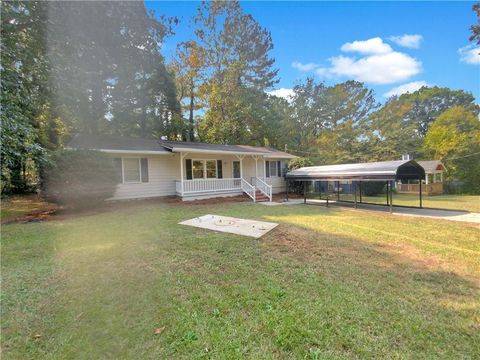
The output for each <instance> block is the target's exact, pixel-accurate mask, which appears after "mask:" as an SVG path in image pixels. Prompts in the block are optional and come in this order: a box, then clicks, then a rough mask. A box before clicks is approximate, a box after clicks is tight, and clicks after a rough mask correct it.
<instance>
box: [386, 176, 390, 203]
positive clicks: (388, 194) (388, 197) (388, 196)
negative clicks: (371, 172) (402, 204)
mask: <svg viewBox="0 0 480 360" xmlns="http://www.w3.org/2000/svg"><path fill="white" fill-rule="evenodd" d="M388 188H389V182H388V181H387V205H389V203H390V193H389V190H388Z"/></svg>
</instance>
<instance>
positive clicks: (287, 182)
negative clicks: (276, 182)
mask: <svg viewBox="0 0 480 360" xmlns="http://www.w3.org/2000/svg"><path fill="white" fill-rule="evenodd" d="M288 184H289V181H288V180H287V181H286V184H285V186H286V187H287V188H286V192H285V195H286V199H287V201H288Z"/></svg>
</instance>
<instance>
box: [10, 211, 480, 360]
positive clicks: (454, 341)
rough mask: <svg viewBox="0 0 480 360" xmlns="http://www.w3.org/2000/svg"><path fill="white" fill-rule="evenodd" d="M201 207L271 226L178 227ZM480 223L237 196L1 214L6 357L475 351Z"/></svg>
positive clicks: (479, 341)
mask: <svg viewBox="0 0 480 360" xmlns="http://www.w3.org/2000/svg"><path fill="white" fill-rule="evenodd" d="M206 213H214V214H221V215H227V216H236V217H242V218H252V219H261V220H267V221H275V222H278V223H280V225H279V226H278V227H277V228H276V229H275V230H274V231H272V232H271V233H269V234H267V235H266V236H264V237H263V238H262V239H261V240H254V239H250V238H246V237H240V236H236V235H230V234H223V233H215V232H210V231H208V230H201V229H195V228H191V227H186V226H180V225H177V223H178V222H179V221H180V220H183V219H187V218H191V217H194V216H199V215H203V214H206ZM479 234H480V231H479V228H478V227H474V226H472V225H468V224H462V223H456V222H448V221H442V220H433V219H417V218H405V217H395V216H391V215H388V214H383V213H371V212H369V213H366V212H362V211H355V210H351V209H342V208H336V207H335V208H329V209H326V208H325V207H317V206H305V205H291V206H278V207H266V206H262V205H258V204H252V203H248V202H247V203H234V204H232V203H226V204H221V205H185V204H182V205H178V204H161V203H158V202H147V203H140V202H139V203H130V204H124V205H123V206H122V207H120V208H117V209H111V210H110V211H106V212H103V213H90V214H88V213H86V214H83V215H78V216H75V217H74V216H69V217H65V218H63V219H58V220H52V221H48V222H41V223H28V224H20V223H17V224H9V225H5V226H3V227H2V264H1V265H2V269H1V270H2V276H3V286H2V294H1V296H2V308H1V311H2V314H1V315H2V358H3V359H51V358H55V359H71V358H76V359H92V358H112V359H138V358H145V359H153V358H180V359H195V358H198V359H203V358H214V359H225V358H228V359H234V358H254V359H257V358H262V359H270V358H272V359H273V358H278V359H291V358H299V359H305V358H306V359H325V358H328V359H352V358H381V359H401V358H415V359H417V358H431V359H433V358H451V359H454V358H455V359H456V358H465V359H474V358H479V357H480V302H479V300H478V299H480V288H479V286H480V242H479V241H478V239H479Z"/></svg>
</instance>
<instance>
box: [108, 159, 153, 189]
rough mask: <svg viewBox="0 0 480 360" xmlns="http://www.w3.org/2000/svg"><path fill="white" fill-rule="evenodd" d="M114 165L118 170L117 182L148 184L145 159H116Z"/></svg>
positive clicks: (146, 160) (146, 161)
mask: <svg viewBox="0 0 480 360" xmlns="http://www.w3.org/2000/svg"><path fill="white" fill-rule="evenodd" d="M114 163H115V165H116V167H117V169H118V172H119V174H120V175H121V176H119V181H120V182H121V183H123V184H128V183H140V182H143V183H147V182H148V159H146V158H117V159H114Z"/></svg>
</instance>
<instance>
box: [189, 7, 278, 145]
mask: <svg viewBox="0 0 480 360" xmlns="http://www.w3.org/2000/svg"><path fill="white" fill-rule="evenodd" d="M194 24H195V26H196V29H195V35H196V37H197V44H198V46H199V47H201V48H202V49H203V52H204V54H205V65H206V77H207V78H206V81H205V84H204V86H203V87H202V95H203V96H204V97H205V99H206V101H207V103H208V110H207V112H206V114H205V120H204V122H205V123H204V124H202V128H203V130H204V133H205V130H207V131H206V134H208V139H209V141H212V142H231V141H236V142H239V141H241V140H244V139H247V140H248V137H250V136H252V135H254V134H253V132H252V130H251V128H249V126H248V125H247V124H243V123H242V118H241V117H239V116H238V115H239V114H240V112H241V109H240V106H241V105H240V104H245V102H243V101H242V99H244V98H245V97H247V94H246V93H245V89H248V90H252V91H255V90H258V91H262V92H265V90H266V89H268V88H270V87H271V86H272V85H274V84H275V83H276V82H277V81H278V80H277V79H276V76H277V73H278V70H276V69H273V64H274V59H273V58H271V57H270V55H269V53H270V51H271V50H272V48H273V43H272V39H271V35H270V33H269V32H268V31H266V30H265V29H263V28H262V27H261V26H260V25H259V24H258V23H257V22H256V21H255V19H254V18H253V17H252V16H251V15H249V14H245V13H244V12H243V10H242V8H241V7H240V4H239V3H238V2H237V1H215V2H208V3H207V2H205V3H202V5H201V6H200V7H199V9H198V13H197V16H196V17H195V19H194ZM262 98H264V97H262ZM256 104H257V105H259V106H260V107H259V108H258V110H259V111H260V109H261V107H262V106H263V104H262V103H259V102H256ZM250 114H254V111H252V112H250ZM256 121H258V122H260V121H261V118H257V119H256ZM251 124H252V122H250V127H251Z"/></svg>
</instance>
